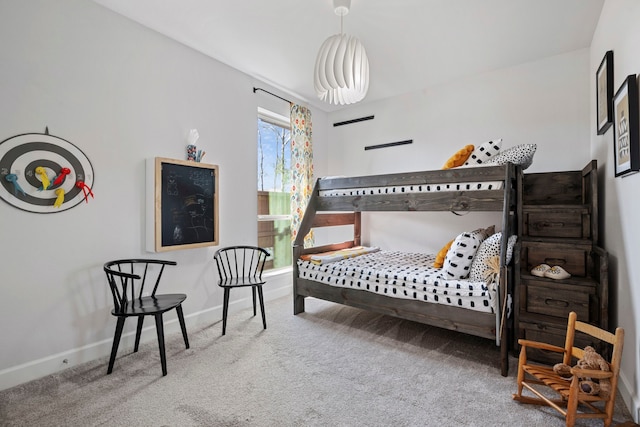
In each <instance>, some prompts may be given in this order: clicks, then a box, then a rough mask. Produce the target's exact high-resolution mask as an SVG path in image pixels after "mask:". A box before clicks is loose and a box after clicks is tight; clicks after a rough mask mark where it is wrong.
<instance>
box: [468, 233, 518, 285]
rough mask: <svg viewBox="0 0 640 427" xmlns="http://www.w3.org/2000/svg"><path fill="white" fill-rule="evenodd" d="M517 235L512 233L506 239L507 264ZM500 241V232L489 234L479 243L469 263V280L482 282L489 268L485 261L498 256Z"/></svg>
mask: <svg viewBox="0 0 640 427" xmlns="http://www.w3.org/2000/svg"><path fill="white" fill-rule="evenodd" d="M517 239H518V236H516V235H513V236H511V237H509V240H507V264H509V263H510V262H511V258H512V256H513V247H514V246H515V244H516V240H517ZM501 243H502V232H500V231H499V232H497V233H496V234H494V235H492V236H490V237H488V238H487V240H485V241H484V242H482V244H480V247H479V248H478V251H477V252H476V256H475V258H473V262H472V263H471V271H470V272H469V280H470V281H472V282H484V277H485V274H484V273H485V271H486V270H487V269H488V268H489V267H488V265H487V262H488V261H489V259H490V258H491V257H494V256H497V257H499V256H500V245H501Z"/></svg>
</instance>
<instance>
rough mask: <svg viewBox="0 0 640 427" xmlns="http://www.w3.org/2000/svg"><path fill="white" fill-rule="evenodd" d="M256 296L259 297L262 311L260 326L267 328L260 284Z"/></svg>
mask: <svg viewBox="0 0 640 427" xmlns="http://www.w3.org/2000/svg"><path fill="white" fill-rule="evenodd" d="M255 288H256V287H254V289H255ZM257 288H258V297H259V298H260V310H261V311H262V326H263V327H264V329H267V318H266V317H265V315H264V297H263V296H262V286H258V287H257Z"/></svg>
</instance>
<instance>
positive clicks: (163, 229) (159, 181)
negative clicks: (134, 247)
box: [147, 157, 220, 252]
mask: <svg viewBox="0 0 640 427" xmlns="http://www.w3.org/2000/svg"><path fill="white" fill-rule="evenodd" d="M218 181H219V179H218V166H217V165H209V164H205V163H198V162H193V161H188V160H174V159H167V158H163V157H156V158H154V159H148V160H147V183H148V185H147V186H148V191H149V192H150V193H151V194H149V195H148V197H149V198H152V199H153V201H152V204H153V215H152V218H148V221H149V222H150V223H151V224H149V225H148V226H151V225H153V227H152V229H151V228H150V227H148V234H149V236H147V239H148V241H147V249H148V250H150V251H153V252H164V251H173V250H177V249H192V248H202V247H206V246H215V245H217V244H218V242H219V239H220V237H219V234H218V185H219V182H218ZM151 184H152V185H151Z"/></svg>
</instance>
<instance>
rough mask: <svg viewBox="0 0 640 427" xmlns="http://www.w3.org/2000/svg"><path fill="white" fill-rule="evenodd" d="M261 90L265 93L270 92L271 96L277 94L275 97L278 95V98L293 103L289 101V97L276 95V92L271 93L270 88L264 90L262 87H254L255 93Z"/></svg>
mask: <svg viewBox="0 0 640 427" xmlns="http://www.w3.org/2000/svg"><path fill="white" fill-rule="evenodd" d="M259 90H261V91H263V92H264V93H268V94H269V95H271V96H275V97H276V98H278V99H282V100H283V101H285V102H288V103H289V104H293V102H291V101H289V100H288V99H284V98H283V97H281V96H278V95H276V94H275V93H271V92H269V91H268V90H264V89H262V88H261V87H254V88H253V93H256V92H257V91H259Z"/></svg>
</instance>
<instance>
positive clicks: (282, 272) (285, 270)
mask: <svg viewBox="0 0 640 427" xmlns="http://www.w3.org/2000/svg"><path fill="white" fill-rule="evenodd" d="M292 272H293V267H282V268H274V269H273V270H267V271H264V272H263V273H262V277H264V278H267V277H274V276H282V275H285V274H290V273H292Z"/></svg>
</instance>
